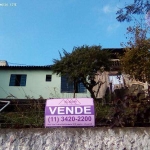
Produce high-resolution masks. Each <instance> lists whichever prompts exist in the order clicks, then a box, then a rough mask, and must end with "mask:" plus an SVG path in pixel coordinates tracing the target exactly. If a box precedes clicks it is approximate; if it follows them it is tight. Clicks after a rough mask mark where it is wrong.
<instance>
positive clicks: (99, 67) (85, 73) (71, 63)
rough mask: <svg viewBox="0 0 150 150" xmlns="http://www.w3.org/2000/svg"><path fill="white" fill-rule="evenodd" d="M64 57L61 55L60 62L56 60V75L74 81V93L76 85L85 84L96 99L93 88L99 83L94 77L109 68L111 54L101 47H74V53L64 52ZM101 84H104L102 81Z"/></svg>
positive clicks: (54, 69)
mask: <svg viewBox="0 0 150 150" xmlns="http://www.w3.org/2000/svg"><path fill="white" fill-rule="evenodd" d="M63 55H64V56H62V55H61V54H60V60H59V59H54V61H53V62H54V65H53V66H52V70H53V71H54V73H57V74H61V75H62V76H67V77H68V80H70V81H73V82H74V93H75V90H76V89H75V87H76V85H77V84H78V83H80V82H81V83H83V85H84V86H85V87H86V89H87V90H88V91H89V92H90V94H91V97H92V98H93V99H96V96H95V94H94V91H93V87H94V86H95V85H96V84H98V83H95V81H94V77H95V74H96V73H97V71H100V72H101V73H102V72H103V71H104V70H107V69H108V68H109V64H110V62H109V58H110V54H109V52H108V51H107V50H105V51H104V50H102V48H101V46H81V47H74V48H73V51H72V53H68V52H66V51H65V50H64V51H63ZM99 83H100V84H103V82H101V81H99Z"/></svg>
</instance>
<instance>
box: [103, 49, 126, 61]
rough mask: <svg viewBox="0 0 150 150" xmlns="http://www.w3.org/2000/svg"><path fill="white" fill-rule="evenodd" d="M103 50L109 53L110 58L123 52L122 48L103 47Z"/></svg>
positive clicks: (115, 57)
mask: <svg viewBox="0 0 150 150" xmlns="http://www.w3.org/2000/svg"><path fill="white" fill-rule="evenodd" d="M104 50H108V51H109V52H110V53H111V58H112V59H118V58H119V56H122V55H123V54H124V52H125V50H124V48H105V49H104Z"/></svg>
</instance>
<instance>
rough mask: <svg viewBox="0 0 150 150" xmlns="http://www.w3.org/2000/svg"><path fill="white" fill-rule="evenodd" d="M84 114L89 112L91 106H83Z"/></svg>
mask: <svg viewBox="0 0 150 150" xmlns="http://www.w3.org/2000/svg"><path fill="white" fill-rule="evenodd" d="M84 114H91V107H90V106H85V107H84Z"/></svg>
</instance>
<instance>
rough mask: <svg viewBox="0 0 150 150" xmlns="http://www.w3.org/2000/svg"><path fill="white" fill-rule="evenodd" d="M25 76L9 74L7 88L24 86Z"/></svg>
mask: <svg viewBox="0 0 150 150" xmlns="http://www.w3.org/2000/svg"><path fill="white" fill-rule="evenodd" d="M26 78H27V75H26V74H11V76H10V82H9V86H26Z"/></svg>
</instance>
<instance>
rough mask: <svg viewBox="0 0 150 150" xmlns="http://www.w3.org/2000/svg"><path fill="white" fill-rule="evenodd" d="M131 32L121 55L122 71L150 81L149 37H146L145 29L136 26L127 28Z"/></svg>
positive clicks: (140, 79)
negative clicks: (130, 36)
mask: <svg viewBox="0 0 150 150" xmlns="http://www.w3.org/2000/svg"><path fill="white" fill-rule="evenodd" d="M128 31H129V32H130V33H132V34H133V37H132V39H130V40H129V42H128V43H127V45H126V47H125V53H124V55H123V56H122V58H121V59H120V60H121V65H122V71H123V72H125V73H126V74H129V75H130V77H131V78H135V79H136V80H139V81H143V82H145V81H148V82H149V81H150V67H149V66H150V39H147V38H146V31H145V30H143V29H141V28H139V27H136V28H131V27H129V28H128Z"/></svg>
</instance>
